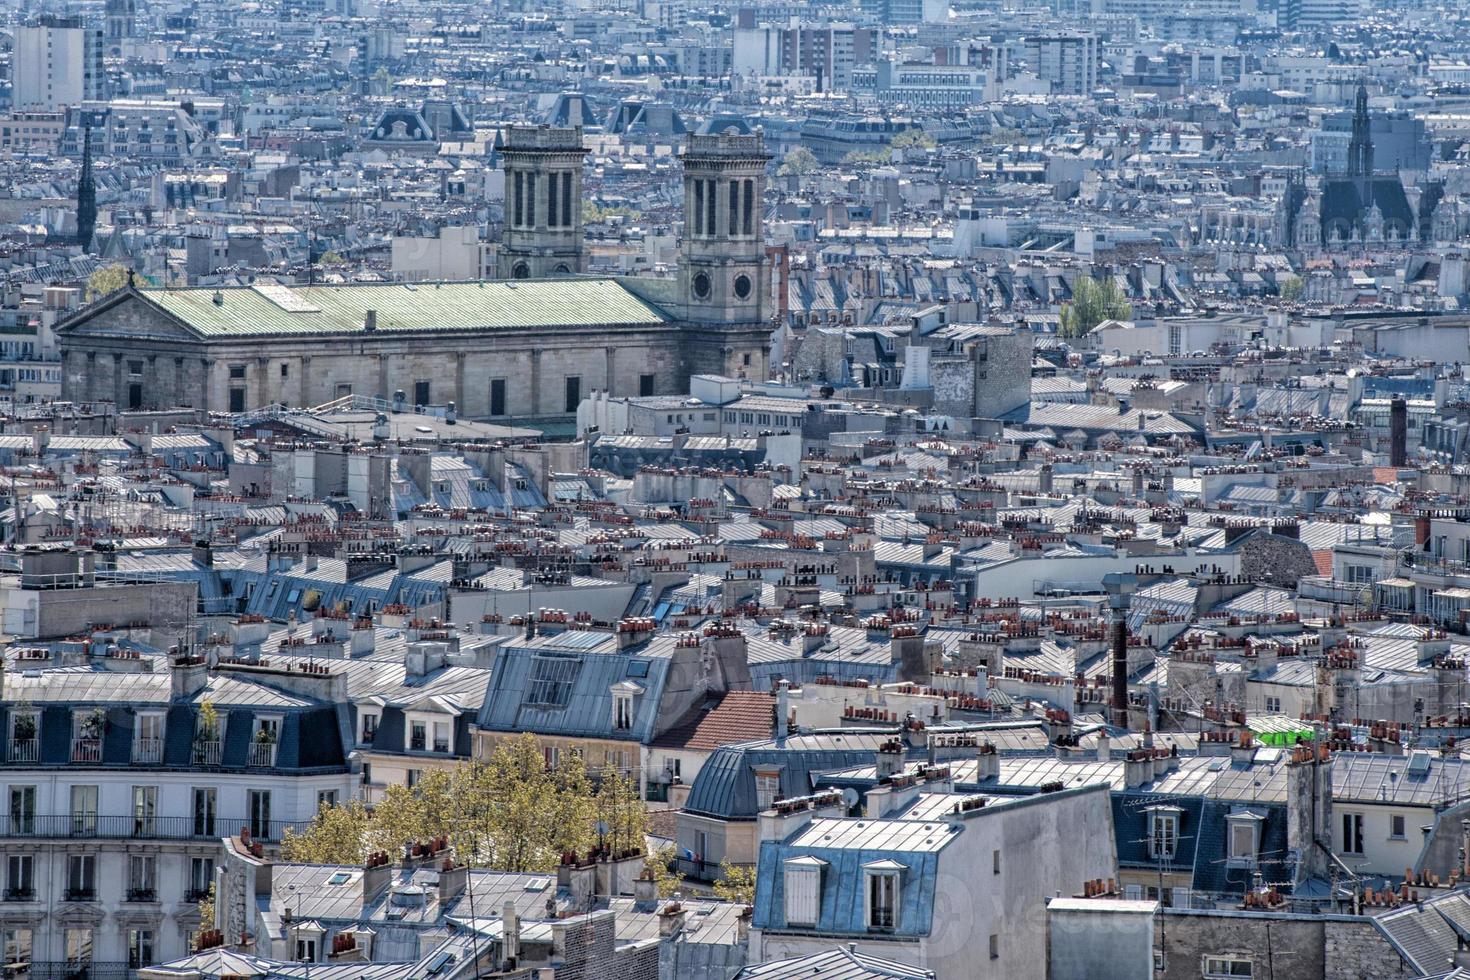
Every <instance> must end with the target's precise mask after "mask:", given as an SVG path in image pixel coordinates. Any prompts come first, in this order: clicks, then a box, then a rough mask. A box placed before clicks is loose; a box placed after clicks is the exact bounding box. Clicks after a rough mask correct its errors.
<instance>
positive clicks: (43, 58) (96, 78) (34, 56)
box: [11, 16, 106, 109]
mask: <svg viewBox="0 0 1470 980" xmlns="http://www.w3.org/2000/svg"><path fill="white" fill-rule="evenodd" d="M102 51H103V39H102V31H101V30H100V29H98V28H92V27H89V26H87V25H86V24H85V23H84V22H83V21H82V19H81V18H80V17H49V16H45V17H41V18H40V19H38V20H37V21H36V23H35V24H32V25H27V26H22V27H18V28H16V30H15V51H14V54H13V56H12V59H11V76H12V103H13V105H14V107H15V108H17V109H59V108H62V107H63V106H72V105H80V104H81V103H83V102H87V101H92V100H95V99H100V98H102V97H103V87H104V86H103V82H104V80H105V77H106V76H105V75H104V74H103V71H102Z"/></svg>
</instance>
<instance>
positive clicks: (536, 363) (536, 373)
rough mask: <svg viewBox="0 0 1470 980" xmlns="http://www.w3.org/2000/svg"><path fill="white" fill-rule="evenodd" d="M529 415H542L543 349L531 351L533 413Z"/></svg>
mask: <svg viewBox="0 0 1470 980" xmlns="http://www.w3.org/2000/svg"><path fill="white" fill-rule="evenodd" d="M527 414H529V415H540V414H541V348H539V347H536V348H533V349H532V351H531V411H530V412H528V413H527Z"/></svg>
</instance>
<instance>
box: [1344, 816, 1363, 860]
mask: <svg viewBox="0 0 1470 980" xmlns="http://www.w3.org/2000/svg"><path fill="white" fill-rule="evenodd" d="M1342 852H1343V853H1344V854H1362V853H1363V815H1362V814H1361V813H1344V814H1343V815H1342Z"/></svg>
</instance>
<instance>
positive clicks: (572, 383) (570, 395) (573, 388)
mask: <svg viewBox="0 0 1470 980" xmlns="http://www.w3.org/2000/svg"><path fill="white" fill-rule="evenodd" d="M566 396H567V397H566V409H565V410H566V411H568V412H575V411H576V410H577V406H578V405H580V404H581V403H582V379H581V378H579V377H577V376H575V375H572V376H569V377H568V378H567V390H566Z"/></svg>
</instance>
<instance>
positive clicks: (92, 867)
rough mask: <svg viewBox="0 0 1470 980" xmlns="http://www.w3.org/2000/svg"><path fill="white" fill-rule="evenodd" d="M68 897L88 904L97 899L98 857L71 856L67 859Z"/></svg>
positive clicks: (85, 855)
mask: <svg viewBox="0 0 1470 980" xmlns="http://www.w3.org/2000/svg"><path fill="white" fill-rule="evenodd" d="M66 897H67V900H68V901H73V902H87V901H91V900H92V899H94V898H96V897H97V856H96V855H95V854H71V855H68V856H67V859H66Z"/></svg>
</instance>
